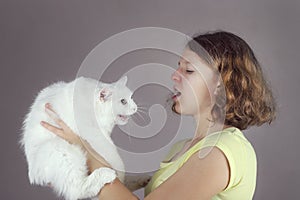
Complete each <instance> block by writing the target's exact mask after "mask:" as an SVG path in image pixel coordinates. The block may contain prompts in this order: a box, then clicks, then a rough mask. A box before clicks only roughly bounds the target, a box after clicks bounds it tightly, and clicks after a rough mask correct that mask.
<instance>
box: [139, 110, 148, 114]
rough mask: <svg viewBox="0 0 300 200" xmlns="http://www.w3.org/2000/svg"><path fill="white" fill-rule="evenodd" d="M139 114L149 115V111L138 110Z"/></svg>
mask: <svg viewBox="0 0 300 200" xmlns="http://www.w3.org/2000/svg"><path fill="white" fill-rule="evenodd" d="M137 112H141V113H143V114H148V110H147V111H145V110H137Z"/></svg>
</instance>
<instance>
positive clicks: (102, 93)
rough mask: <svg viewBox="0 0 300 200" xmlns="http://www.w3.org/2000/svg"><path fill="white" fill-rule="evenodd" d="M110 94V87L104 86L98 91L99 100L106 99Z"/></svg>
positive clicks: (103, 100)
mask: <svg viewBox="0 0 300 200" xmlns="http://www.w3.org/2000/svg"><path fill="white" fill-rule="evenodd" d="M111 95H112V89H111V88H109V87H105V88H103V89H101V90H100V92H99V100H100V101H102V102H105V101H107V100H108V99H109V98H110V97H111Z"/></svg>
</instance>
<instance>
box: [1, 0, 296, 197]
mask: <svg viewBox="0 0 300 200" xmlns="http://www.w3.org/2000/svg"><path fill="white" fill-rule="evenodd" d="M299 13H300V1H297V0H288V1H279V0H252V1H250V0H248V1H245V0H227V1H220V0H215V1H212V0H198V1H194V0H186V1H179V0H164V1H158V0H156V1H122V0H119V1H118V0H110V1H108V0H107V1H100V0H99V1H95V0H72V1H71V0H64V1H61V0H43V1H41V0H26V1H21V0H19V1H16V0H1V1H0V66H1V79H0V80H1V84H0V87H1V93H2V94H1V106H0V109H1V132H2V139H1V145H0V148H1V149H0V155H1V157H0V158H1V171H0V174H1V186H0V195H1V197H0V198H1V199H44V200H48V199H49V200H50V199H56V197H55V195H54V194H53V193H52V192H51V191H50V190H49V189H47V188H41V187H37V186H30V185H29V183H28V178H27V168H26V162H25V158H24V156H23V155H22V152H21V150H20V148H19V146H18V139H19V135H20V128H21V126H22V120H23V117H24V115H25V114H26V112H27V111H28V107H29V105H30V104H31V103H32V101H33V98H34V95H36V93H37V92H38V91H39V90H40V89H42V88H43V87H45V86H47V85H48V84H49V83H53V82H55V81H58V80H65V81H69V80H72V79H73V78H74V77H75V76H76V72H77V70H78V68H79V66H80V64H81V62H82V61H83V59H84V58H85V56H86V55H87V54H88V53H89V52H90V51H91V50H92V49H93V48H94V47H95V46H96V45H97V44H98V43H100V42H101V41H103V40H104V39H106V38H108V37H110V36H112V35H113V34H116V33H119V32H121V31H125V30H128V29H132V28H137V27H144V26H158V27H165V28H170V29H174V30H178V31H180V32H182V33H185V34H188V35H192V34H194V33H196V32H199V31H200V32H205V31H208V30H216V29H223V30H227V31H231V32H233V33H236V34H238V35H240V36H241V37H243V38H244V39H245V40H246V41H247V42H248V43H249V44H250V46H251V47H252V48H253V50H254V51H255V53H256V55H257V57H258V59H259V60H260V62H261V63H262V66H263V68H264V71H265V74H266V76H267V78H268V79H269V80H270V82H271V84H272V87H273V90H274V93H275V96H276V98H277V101H278V105H279V114H278V118H277V120H276V121H275V123H274V124H272V125H271V126H270V127H269V126H267V125H264V126H261V127H258V128H256V127H253V128H251V129H249V130H247V131H245V134H246V136H247V137H248V138H249V140H250V141H251V142H252V143H253V146H254V147H255V149H256V152H257V158H258V179H257V189H256V192H255V196H254V199H272V200H274V199H297V198H298V186H299V185H300V181H299V180H300V172H299V169H300V161H299V154H298V152H299V149H298V146H299V139H300V136H299V133H298V129H297V128H298V127H297V123H298V121H299V117H298V111H299V107H298V102H300V98H299V85H300V84H299V78H298V76H299V72H300V70H299V66H298V65H299V62H298V59H299V46H300V42H299V35H300V24H299V21H300V14H299ZM141 54H143V59H142V61H143V62H145V63H146V62H148V61H153V58H155V59H157V60H163V57H162V56H160V55H159V54H158V53H157V52H156V53H153V52H152V53H151V54H154V55H155V56H154V57H152V58H151V59H150V58H148V57H147V52H145V51H144V52H141ZM149 55H150V54H149ZM135 57H139V53H137V54H135V55H133V57H130V56H129V57H128V58H127V60H132V59H133V58H135ZM129 58H130V59H129ZM121 59H122V58H121ZM155 59H154V60H155ZM168 59H169V61H170V63H173V62H174V63H176V61H173V60H172V58H168ZM116 63H117V62H116ZM128 63H130V62H129V61H128V62H127V64H128ZM128 65H129V64H128ZM118 73H119V70H112V77H111V80H116V79H117V77H118V76H120V75H121V74H118ZM113 74H116V75H115V76H114V75H113ZM107 77H108V75H107ZM158 89H159V88H158ZM175 121H176V120H175ZM191 131H192V130H186V132H191ZM297 155H298V156H297ZM139 195H141V192H139Z"/></svg>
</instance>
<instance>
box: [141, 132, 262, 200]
mask: <svg viewBox="0 0 300 200" xmlns="http://www.w3.org/2000/svg"><path fill="white" fill-rule="evenodd" d="M187 141H188V140H183V141H179V142H177V143H176V144H174V145H173V146H172V148H171V150H170V152H169V154H168V155H167V157H166V158H165V159H164V161H163V162H161V163H160V169H159V170H158V171H157V172H156V173H155V174H154V175H153V177H152V179H151V181H150V182H149V183H148V185H147V186H146V188H145V196H146V195H148V194H149V193H150V192H151V191H153V190H154V189H155V188H157V187H158V186H159V185H160V184H161V183H163V182H164V181H165V180H166V179H168V178H169V177H170V176H171V175H173V174H174V173H175V172H176V171H177V170H178V169H179V168H180V167H181V166H182V165H183V164H184V163H185V162H186V161H187V160H188V159H189V158H190V157H191V156H192V155H193V154H194V153H196V152H197V151H199V150H200V149H202V148H204V147H213V146H216V147H218V148H219V149H220V150H221V151H222V152H223V153H224V154H225V156H226V158H227V160H228V162H229V166H230V180H229V184H228V185H227V187H226V188H225V189H224V190H223V191H222V192H220V193H219V194H217V195H215V196H214V197H213V198H212V200H229V199H230V200H235V199H237V200H249V199H252V197H253V194H254V190H255V186H256V167H257V162H256V154H255V151H254V149H253V147H252V145H251V143H250V142H249V141H248V140H247V139H246V138H245V136H244V135H243V133H242V132H241V131H240V130H239V129H238V128H235V127H230V128H226V129H224V130H222V131H220V132H215V133H213V134H210V135H209V136H207V137H205V138H203V139H202V140H200V141H199V142H198V143H196V144H195V145H194V146H193V147H192V148H190V149H189V150H188V151H186V152H185V153H184V154H183V155H181V156H180V157H179V158H177V159H176V160H174V161H170V160H171V159H172V157H173V156H174V155H175V154H176V153H178V152H179V151H180V150H181V149H182V148H183V146H184V145H185V143H186V142H187ZM169 161H170V162H169Z"/></svg>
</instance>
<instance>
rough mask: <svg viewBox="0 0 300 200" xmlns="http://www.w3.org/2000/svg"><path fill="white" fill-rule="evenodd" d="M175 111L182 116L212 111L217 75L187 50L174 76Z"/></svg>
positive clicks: (193, 53)
mask: <svg viewBox="0 0 300 200" xmlns="http://www.w3.org/2000/svg"><path fill="white" fill-rule="evenodd" d="M172 80H173V81H174V90H175V95H174V96H173V101H174V102H175V110H176V112H178V113H180V114H185V115H193V116H195V115H198V114H200V112H206V111H207V109H209V111H210V110H211V105H213V103H214V102H211V100H213V101H214V99H211V96H212V97H213V92H214V90H215V88H216V86H217V81H218V77H217V74H216V73H215V72H214V71H213V70H212V69H211V68H210V67H209V66H208V65H207V64H205V62H203V61H202V59H201V58H200V57H199V56H198V55H197V54H196V53H195V52H193V51H191V50H189V49H185V51H184V52H183V54H182V57H181V58H180V60H179V62H178V69H177V70H176V71H175V72H174V73H173V74H172ZM176 94H177V95H176Z"/></svg>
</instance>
